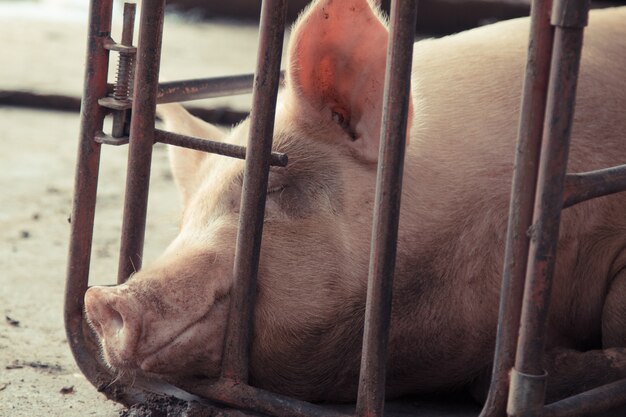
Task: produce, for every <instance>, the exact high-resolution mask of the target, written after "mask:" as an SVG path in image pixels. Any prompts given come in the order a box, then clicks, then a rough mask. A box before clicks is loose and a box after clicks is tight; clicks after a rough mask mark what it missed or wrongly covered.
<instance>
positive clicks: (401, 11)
mask: <svg viewBox="0 0 626 417" xmlns="http://www.w3.org/2000/svg"><path fill="white" fill-rule="evenodd" d="M390 16H391V27H390V33H389V46H388V49H387V64H386V66H387V68H386V72H385V92H384V96H383V100H384V101H383V115H382V124H381V125H382V128H381V133H380V151H379V160H378V172H377V179H376V197H375V205H374V224H373V228H372V241H371V252H370V265H369V276H368V285H367V300H366V307H365V328H364V333H363V353H362V357H361V373H360V378H359V390H358V399H357V408H356V409H357V415H359V416H361V417H365V416H368V417H369V416H382V415H383V409H384V404H385V368H386V361H387V343H388V339H389V323H390V319H391V293H392V288H393V275H394V269H395V262H396V245H397V239H398V222H399V219H400V197H401V195H402V173H403V168H404V152H405V144H406V131H407V117H408V111H409V100H410V88H411V67H412V63H413V42H414V41H415V21H416V18H417V17H416V16H417V0H402V1H396V0H394V1H393V2H392V4H391V14H390Z"/></svg>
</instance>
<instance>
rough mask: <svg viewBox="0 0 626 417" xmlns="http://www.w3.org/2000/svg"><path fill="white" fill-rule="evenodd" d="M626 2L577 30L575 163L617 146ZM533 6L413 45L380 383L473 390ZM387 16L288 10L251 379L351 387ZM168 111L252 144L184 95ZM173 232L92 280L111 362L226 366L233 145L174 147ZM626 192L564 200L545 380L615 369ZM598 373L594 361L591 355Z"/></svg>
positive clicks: (92, 308)
mask: <svg viewBox="0 0 626 417" xmlns="http://www.w3.org/2000/svg"><path fill="white" fill-rule="evenodd" d="M624 22H626V8H620V9H608V10H603V11H594V12H592V13H591V17H590V26H589V28H588V29H587V31H586V37H585V47H584V49H583V51H584V52H583V61H582V66H581V74H580V81H579V89H578V104H577V108H576V116H575V122H574V127H573V139H572V140H573V142H572V150H571V159H570V163H569V171H570V172H583V171H589V170H594V169H599V168H605V167H609V166H615V165H619V164H622V163H626V146H625V144H626V137H625V136H624V132H626V117H625V116H624V115H625V114H626V77H624V67H625V66H626V24H624ZM528 27H529V20H528V19H519V20H513V21H508V22H503V23H498V24H494V25H490V26H487V27H483V28H479V29H475V30H472V31H469V32H465V33H461V34H458V35H454V36H449V37H445V38H442V39H437V40H434V39H429V40H424V41H421V42H418V43H416V44H415V49H414V57H415V59H414V65H413V79H412V113H411V116H410V129H409V139H410V145H408V148H407V153H406V164H405V170H404V171H405V172H404V184H405V185H404V190H403V195H402V212H401V220H400V231H399V246H398V258H397V266H396V271H397V272H396V278H395V282H394V295H393V297H394V298H393V307H392V323H391V333H390V344H389V357H388V376H387V396H388V397H395V396H399V395H403V394H407V393H419V392H433V391H446V390H452V389H458V388H459V387H467V388H469V389H470V390H472V392H474V393H475V394H476V395H477V397H479V398H480V397H483V396H484V394H485V387H486V386H487V384H488V381H489V377H490V372H491V363H492V355H493V351H494V341H495V332H496V323H497V315H498V300H499V298H498V297H499V295H498V294H499V289H500V276H501V271H502V259H503V252H504V237H505V234H506V226H507V213H508V204H509V193H510V186H511V177H512V165H513V156H514V150H515V149H514V148H515V138H516V131H517V124H518V115H519V110H520V92H521V89H522V79H523V75H524V67H525V60H526V49H527V43H528ZM386 45H387V29H386V27H385V23H384V19H382V18H381V16H380V15H379V14H378V13H377V12H376V11H375V10H372V8H371V7H370V5H369V3H368V2H367V1H366V0H342V1H332V0H322V1H317V2H315V3H314V4H313V5H312V6H311V7H309V8H308V9H307V11H306V12H304V14H303V15H302V17H301V18H300V19H299V21H298V22H297V23H296V24H295V26H294V29H293V32H292V36H291V41H290V44H289V50H288V57H287V62H288V69H287V75H286V87H285V88H284V90H283V91H282V93H281V97H280V101H279V104H278V110H277V115H276V127H275V136H274V149H275V150H276V151H280V152H285V153H287V154H288V155H289V165H288V166H287V167H286V168H277V169H274V168H272V169H271V171H270V180H269V182H270V185H269V189H268V196H267V209H266V217H265V225H264V234H263V243H262V251H261V260H260V269H259V281H258V288H257V303H256V308H255V315H254V335H253V340H252V348H251V359H250V360H251V362H250V363H251V365H250V366H251V368H250V374H251V375H250V378H251V383H252V384H253V385H255V386H258V387H261V388H265V389H268V390H272V391H275V392H279V393H282V394H287V395H290V396H294V397H297V398H301V399H306V400H312V401H353V400H354V399H355V398H356V389H357V383H358V371H359V364H360V356H361V343H362V331H363V313H364V308H365V294H366V281H367V272H368V258H369V247H370V236H371V225H372V211H373V201H374V187H375V176H376V162H377V150H378V142H379V129H380V124H381V122H380V114H381V107H382V104H381V102H382V90H383V80H384V68H385V58H386ZM159 111H160V114H161V115H163V117H164V119H165V120H166V124H167V126H168V129H170V130H173V131H177V132H179V133H183V134H187V135H193V136H198V137H205V138H211V139H216V138H218V137H219V138H220V140H222V141H224V142H228V143H235V144H240V145H243V144H245V143H246V140H247V135H248V126H249V125H248V121H245V122H243V123H241V124H240V125H238V126H236V127H234V128H233V129H232V130H231V131H230V132H229V133H227V134H224V133H222V132H220V131H219V130H218V129H217V128H215V127H213V126H210V125H207V124H206V123H204V122H202V121H200V120H198V119H196V118H194V117H192V116H190V115H189V114H188V113H186V112H185V111H184V110H183V109H182V108H181V107H180V106H178V105H165V106H161V107H160V109H159ZM171 163H172V169H173V172H174V177H175V180H176V183H177V185H178V188H179V191H180V196H181V199H182V205H183V213H182V222H181V228H180V233H179V235H178V236H177V237H176V239H174V241H173V242H172V243H171V244H170V246H169V247H168V248H167V249H166V251H165V253H164V254H163V255H162V256H161V257H160V258H159V259H158V260H157V261H156V262H155V263H154V264H153V265H150V266H148V267H146V268H144V269H142V270H140V271H138V272H137V273H136V274H135V275H133V276H132V277H131V279H130V280H129V281H128V282H127V283H125V284H123V285H118V286H116V287H110V288H105V287H93V288H91V289H89V291H87V294H86V296H85V307H86V312H87V316H88V319H89V321H90V323H91V325H92V327H93V329H94V331H95V333H96V334H97V336H98V338H99V340H100V342H101V345H102V353H103V357H104V360H105V361H106V362H107V363H108V364H109V365H110V366H111V367H113V368H115V369H117V370H119V371H124V372H128V371H131V372H132V371H135V370H142V371H148V372H152V373H158V374H165V375H175V376H181V375H204V376H206V377H209V378H211V377H217V376H218V375H219V372H220V365H221V358H222V347H223V343H224V335H225V325H226V319H227V314H228V308H229V294H230V291H231V288H232V265H233V257H234V245H235V236H236V233H237V224H238V216H239V203H240V197H241V187H242V176H243V173H242V171H243V168H244V163H243V162H242V161H240V160H235V159H231V158H225V157H220V156H214V155H207V154H203V153H199V152H196V151H191V150H186V149H178V148H172V149H171ZM625 249H626V194H624V193H622V194H616V195H613V196H610V197H605V198H599V199H596V200H592V201H590V202H587V203H583V204H580V205H578V206H575V207H573V208H570V209H567V210H566V211H564V213H563V217H562V225H561V234H560V241H559V249H558V258H557V259H558V262H557V267H556V274H555V283H554V290H553V294H554V296H553V304H552V309H551V313H550V319H549V323H548V328H549V340H548V354H547V355H546V362H545V367H546V369H547V370H548V372H549V382H548V384H549V387H548V391H549V392H548V397H549V398H552V399H553V398H558V397H563V396H564V395H567V394H571V393H573V392H577V391H580V390H582V389H586V388H589V387H592V386H595V385H599V384H601V383H605V382H609V381H612V380H615V379H617V378H622V377H626V354H625V352H626V351H625V349H624V348H622V347H623V346H626V272H625V271H626V270H625V269H624V268H625V267H626V250H625ZM592 367H593V369H597V372H595V373H594V372H589V371H590V369H592Z"/></svg>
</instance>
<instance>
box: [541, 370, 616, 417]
mask: <svg viewBox="0 0 626 417" xmlns="http://www.w3.org/2000/svg"><path fill="white" fill-rule="evenodd" d="M624 404H626V379H622V380H620V381H616V382H613V383H611V384H607V385H603V386H601V387H598V388H595V389H592V390H589V391H586V392H583V393H581V394H578V395H574V396H572V397H569V398H566V399H564V400H561V401H558V402H555V403H552V404H549V405H547V406H546V407H545V408H544V409H543V414H541V416H542V417H593V416H597V415H599V414H601V413H606V412H609V411H615V409H616V408H617V407H620V406H621V407H622V411H623V407H624ZM615 415H618V414H617V413H616V414H615ZM620 415H623V414H620Z"/></svg>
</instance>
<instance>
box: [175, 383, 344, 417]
mask: <svg viewBox="0 0 626 417" xmlns="http://www.w3.org/2000/svg"><path fill="white" fill-rule="evenodd" d="M175 384H176V386H178V387H181V388H182V389H184V390H185V391H188V392H190V393H192V394H195V395H199V396H202V397H204V398H208V399H210V400H213V401H216V402H219V403H221V404H224V405H226V406H230V407H235V408H238V409H243V410H251V411H256V412H259V413H264V414H265V415H271V416H275V417H353V416H352V415H348V414H345V413H341V412H338V411H335V410H333V409H331V408H326V407H322V406H319V405H315V404H311V403H308V402H305V401H300V400H295V399H293V398H289V397H286V396H283V395H278V394H274V393H271V392H268V391H265V390H262V389H259V388H254V387H251V386H249V385H247V384H244V383H239V382H236V381H233V380H228V379H220V380H218V381H214V382H209V381H207V380H199V381H185V382H180V381H176V383H175Z"/></svg>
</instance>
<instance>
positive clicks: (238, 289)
mask: <svg viewBox="0 0 626 417" xmlns="http://www.w3.org/2000/svg"><path fill="white" fill-rule="evenodd" d="M286 7H287V2H286V0H265V1H263V6H262V9H261V24H260V34H259V36H260V39H259V51H258V55H257V68H256V72H255V76H254V90H253V95H252V112H251V115H250V136H249V138H248V152H247V154H246V167H245V174H244V179H243V190H242V197H241V209H240V215H239V232H238V234H237V246H236V249H235V263H234V267H233V280H234V282H233V287H232V291H231V297H230V314H229V320H228V330H227V334H226V342H225V349H224V357H223V361H222V376H223V377H225V378H229V379H233V380H236V381H241V382H246V381H247V380H248V353H249V348H250V336H251V334H252V313H253V311H254V301H255V300H254V299H255V297H254V295H255V291H256V278H257V270H258V266H259V255H260V252H261V235H262V233H263V218H264V215H265V196H266V191H267V177H268V172H269V160H270V154H271V150H272V139H273V134H274V113H275V110H276V96H277V92H278V84H279V79H280V60H281V54H282V45H283V36H284V31H285V19H286V10H287V8H286Z"/></svg>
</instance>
